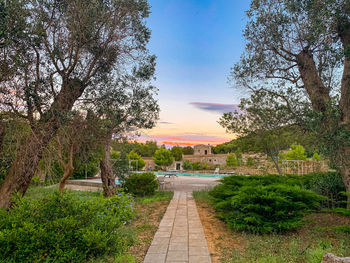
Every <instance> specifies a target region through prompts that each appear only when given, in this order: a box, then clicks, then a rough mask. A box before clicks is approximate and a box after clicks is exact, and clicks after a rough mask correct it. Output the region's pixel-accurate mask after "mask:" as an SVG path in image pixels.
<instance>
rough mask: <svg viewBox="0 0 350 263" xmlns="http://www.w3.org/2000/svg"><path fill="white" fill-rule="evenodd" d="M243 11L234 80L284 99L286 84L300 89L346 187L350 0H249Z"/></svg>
mask: <svg viewBox="0 0 350 263" xmlns="http://www.w3.org/2000/svg"><path fill="white" fill-rule="evenodd" d="M247 14H248V22H247V26H246V29H245V32H244V36H245V38H246V40H247V44H246V49H245V53H244V54H243V56H242V58H241V61H240V62H239V63H237V64H236V65H235V66H234V69H233V72H232V73H233V78H234V80H235V81H236V84H238V85H240V86H244V87H246V88H248V89H250V90H252V91H256V90H259V89H266V90H268V91H270V92H275V93H276V94H278V95H280V98H281V99H284V100H285V101H286V105H288V104H289V98H287V97H285V96H284V94H283V92H285V90H286V89H293V90H294V91H295V92H296V93H299V94H301V95H304V102H309V103H310V105H311V107H312V110H313V111H314V114H315V115H314V116H316V117H317V118H316V119H317V120H318V127H319V128H320V129H319V130H320V132H321V136H320V139H321V138H324V139H326V141H327V142H328V143H327V145H328V150H329V153H331V154H330V156H334V157H335V158H334V162H335V163H336V164H337V166H338V169H339V171H340V173H341V175H342V178H343V181H344V183H345V186H346V189H347V191H348V192H350V139H349V138H350V52H349V50H350V2H349V1H347V0H324V1H319V0H301V1H300V0H253V1H252V3H251V6H250V9H249V10H248V12H247ZM267 87H268V88H267ZM338 98H339V99H338ZM290 110H291V112H293V108H292V107H291V108H290ZM323 135H325V136H323ZM330 136H331V139H329V138H330ZM327 138H328V139H327ZM349 201H350V199H349ZM349 205H350V204H349Z"/></svg>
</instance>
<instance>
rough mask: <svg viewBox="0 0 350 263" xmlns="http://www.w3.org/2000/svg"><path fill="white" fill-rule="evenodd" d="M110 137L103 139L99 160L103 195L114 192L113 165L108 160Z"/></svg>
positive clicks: (106, 195) (107, 195) (113, 193)
mask: <svg viewBox="0 0 350 263" xmlns="http://www.w3.org/2000/svg"><path fill="white" fill-rule="evenodd" d="M111 140H112V137H111V136H109V137H108V139H107V140H106V141H105V145H104V147H105V148H104V155H103V158H102V160H101V162H100V168H101V179H102V185H103V195H104V196H105V197H109V196H113V195H115V193H116V187H117V186H116V183H115V177H114V174H113V167H112V165H111V162H110V145H111Z"/></svg>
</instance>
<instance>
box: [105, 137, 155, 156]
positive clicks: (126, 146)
mask: <svg viewBox="0 0 350 263" xmlns="http://www.w3.org/2000/svg"><path fill="white" fill-rule="evenodd" d="M112 147H113V149H114V150H115V151H119V152H121V151H124V152H126V153H129V152H131V151H134V152H136V153H137V154H139V155H140V156H142V157H152V156H153V155H154V153H155V152H156V151H157V150H158V145H157V142H155V141H146V143H139V142H137V141H134V142H129V141H123V142H119V141H113V142H112Z"/></svg>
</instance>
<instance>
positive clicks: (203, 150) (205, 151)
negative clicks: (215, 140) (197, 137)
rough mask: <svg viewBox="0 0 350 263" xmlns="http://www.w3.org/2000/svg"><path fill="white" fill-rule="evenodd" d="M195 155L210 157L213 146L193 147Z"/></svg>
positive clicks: (201, 145)
mask: <svg viewBox="0 0 350 263" xmlns="http://www.w3.org/2000/svg"><path fill="white" fill-rule="evenodd" d="M193 150H194V153H193V154H194V155H210V154H211V146H210V145H204V144H200V145H195V146H194V147H193Z"/></svg>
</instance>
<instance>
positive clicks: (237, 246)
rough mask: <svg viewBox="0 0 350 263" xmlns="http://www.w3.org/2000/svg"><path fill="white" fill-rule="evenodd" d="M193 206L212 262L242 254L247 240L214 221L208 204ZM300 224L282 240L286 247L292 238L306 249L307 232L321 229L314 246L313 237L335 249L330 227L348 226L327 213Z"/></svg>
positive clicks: (346, 221) (344, 220)
mask: <svg viewBox="0 0 350 263" xmlns="http://www.w3.org/2000/svg"><path fill="white" fill-rule="evenodd" d="M196 204H197V209H198V213H199V216H200V218H201V221H202V225H203V228H204V232H205V236H206V239H207V243H208V247H209V251H210V254H211V259H212V262H213V263H220V262H226V261H228V260H229V259H230V258H231V257H232V252H233V250H236V251H239V252H241V253H243V254H244V253H245V251H246V249H247V248H248V246H249V240H247V236H244V234H241V233H239V232H235V231H234V230H231V229H230V228H228V226H227V225H226V224H225V223H224V222H223V221H221V220H220V219H218V218H216V217H215V210H214V208H213V207H212V206H210V205H209V204H208V203H206V202H197V203H196ZM304 220H305V221H306V223H305V225H304V226H303V227H301V228H300V229H298V230H297V231H295V232H291V233H289V234H286V235H285V236H284V238H285V242H286V243H285V245H286V246H288V243H289V242H291V240H293V239H295V238H300V239H301V243H300V244H301V245H303V246H306V244H309V243H310V235H312V234H313V233H314V232H313V231H312V230H311V229H313V228H315V227H318V228H324V232H322V234H319V235H317V236H316V239H315V240H314V242H315V243H317V242H318V238H317V237H322V236H327V238H328V240H329V241H331V242H332V243H333V244H334V245H337V243H338V240H337V239H338V236H337V235H336V234H335V233H334V231H333V230H332V227H335V226H339V225H342V226H350V218H349V217H345V216H342V215H337V214H330V213H317V214H310V215H308V216H306V217H305V219H304Z"/></svg>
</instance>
